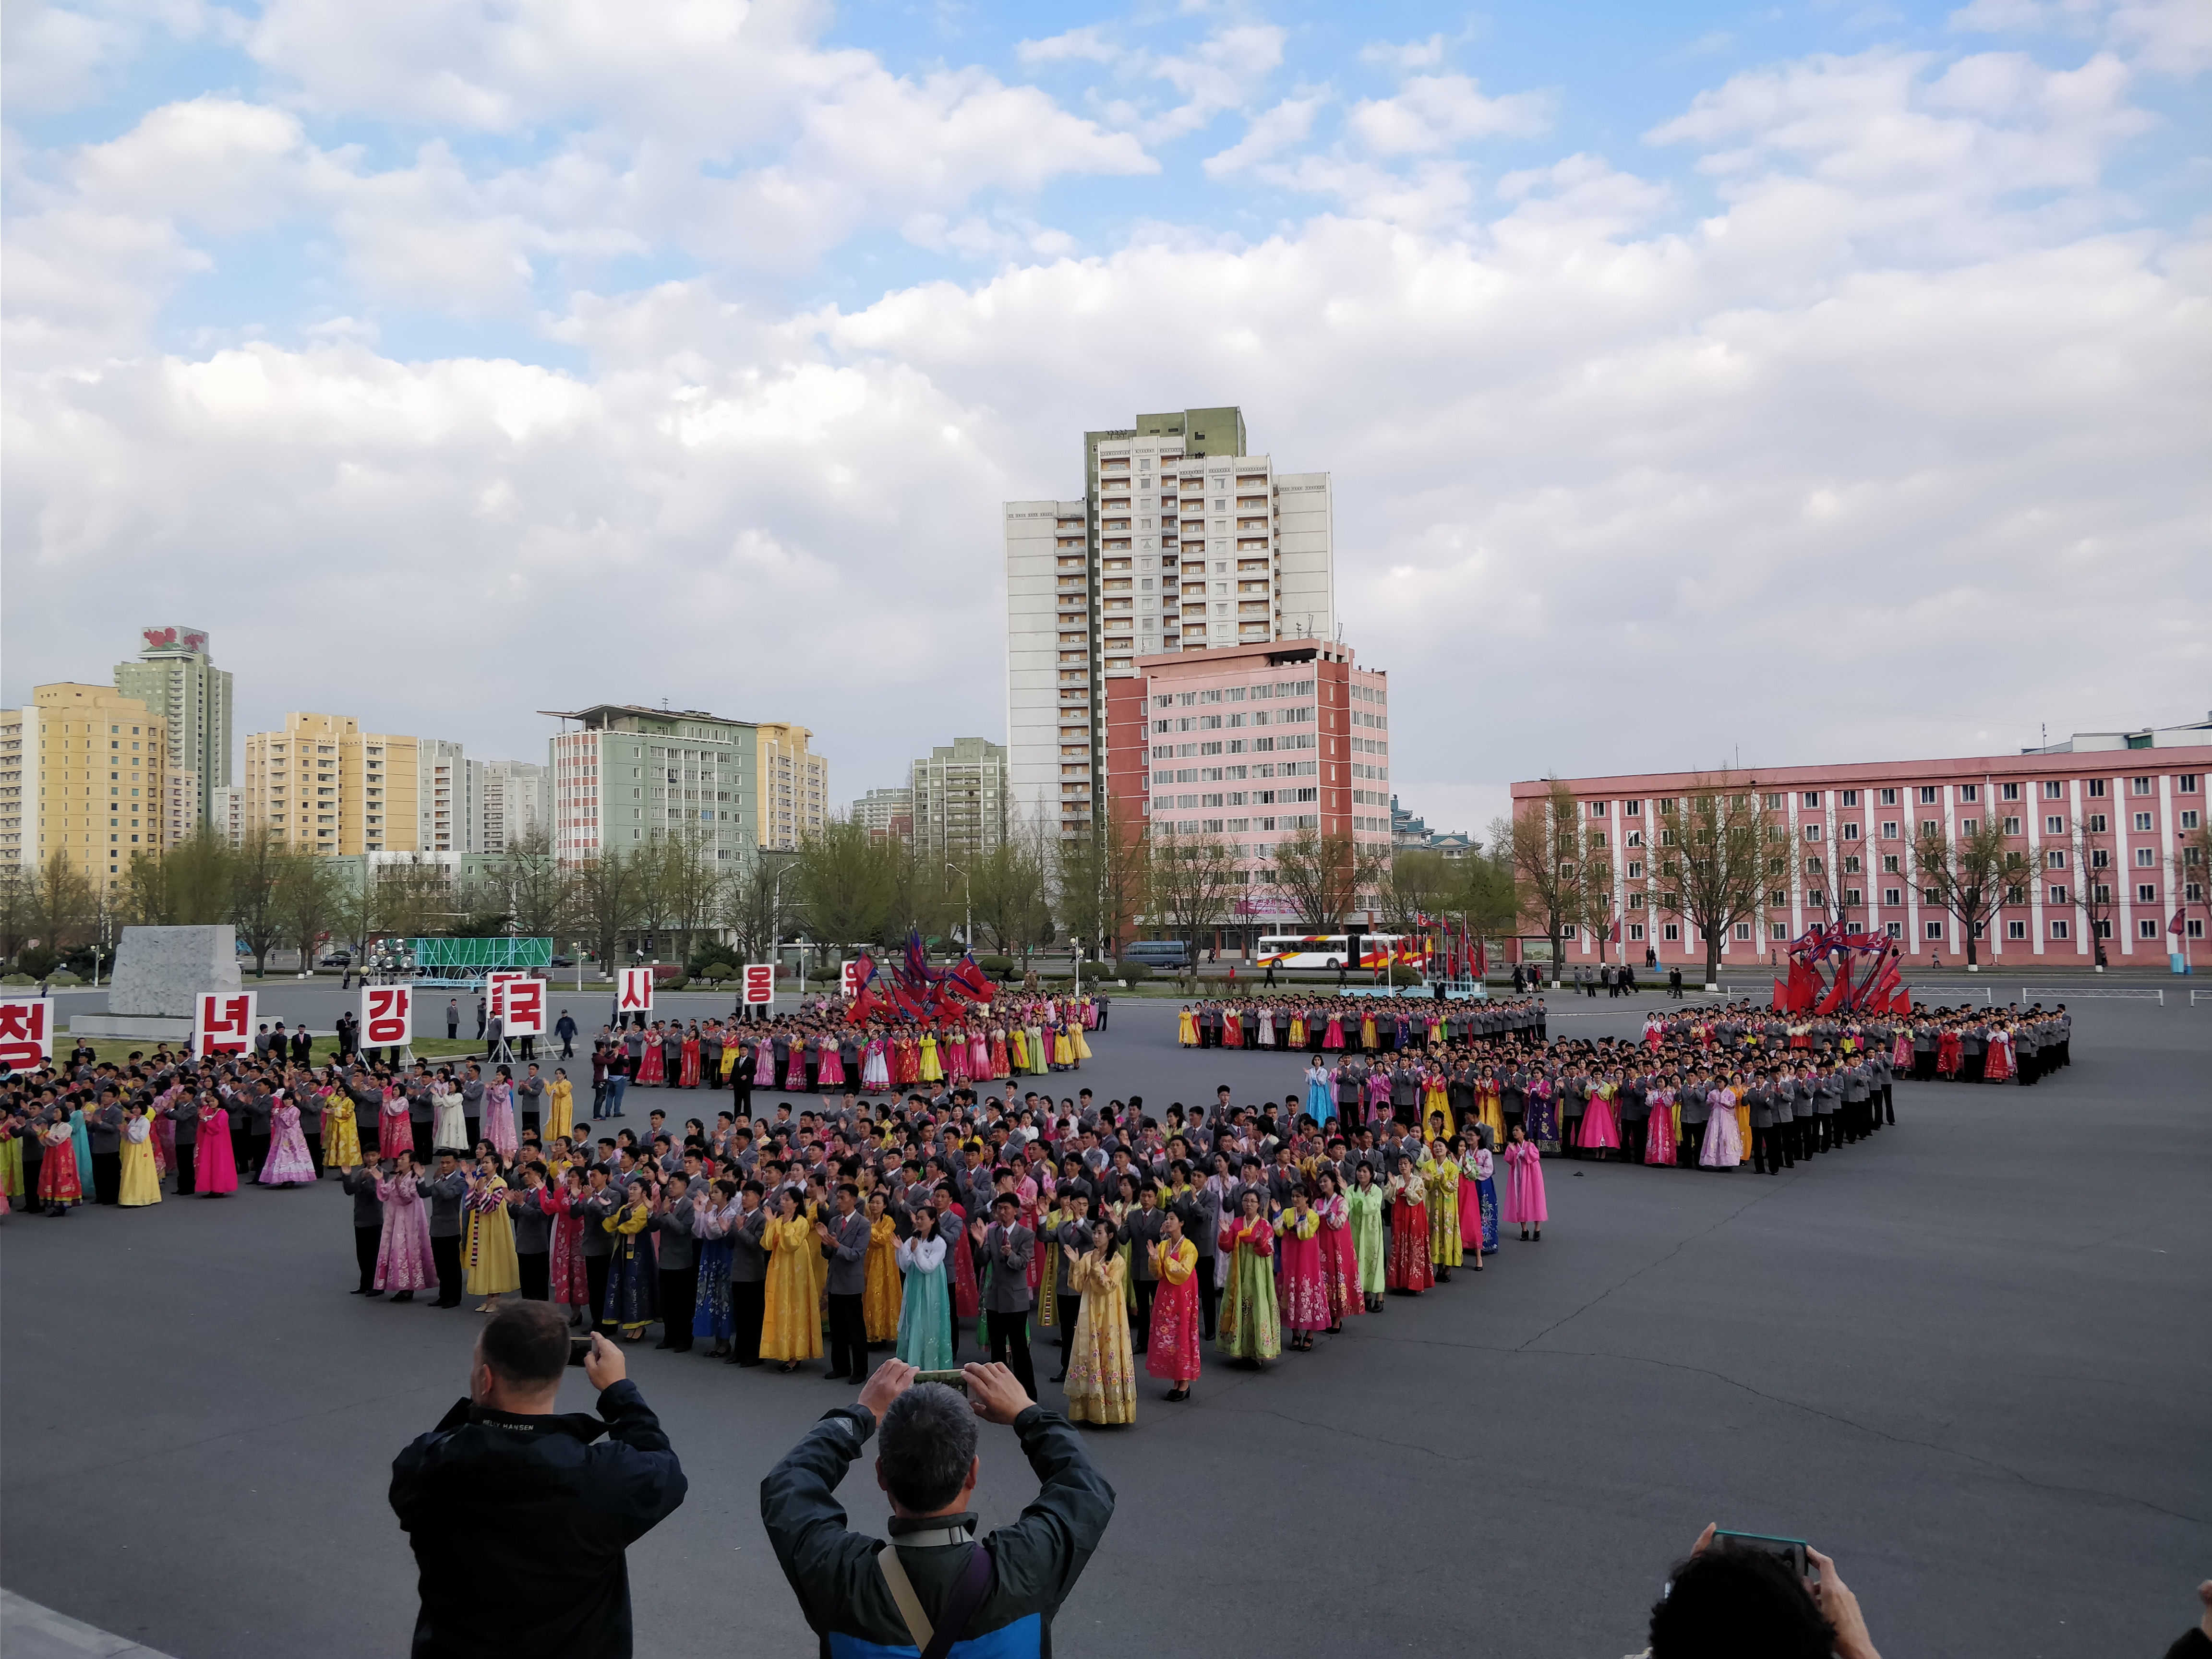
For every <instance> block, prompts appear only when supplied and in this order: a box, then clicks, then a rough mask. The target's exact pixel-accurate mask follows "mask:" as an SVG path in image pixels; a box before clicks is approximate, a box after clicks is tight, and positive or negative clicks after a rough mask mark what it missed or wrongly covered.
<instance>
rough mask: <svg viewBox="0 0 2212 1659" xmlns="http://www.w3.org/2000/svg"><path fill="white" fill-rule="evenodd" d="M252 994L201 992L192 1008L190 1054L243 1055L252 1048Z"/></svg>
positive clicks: (244, 992)
mask: <svg viewBox="0 0 2212 1659" xmlns="http://www.w3.org/2000/svg"><path fill="white" fill-rule="evenodd" d="M254 996H255V993H253V992H252V991H204V992H202V993H201V994H200V996H199V998H198V1000H197V1001H196V1002H194V1004H193V1005H192V1053H193V1054H197V1055H200V1056H203V1057H204V1056H206V1055H208V1054H243V1053H245V1052H246V1050H247V1049H248V1048H252V1046H253V1003H254Z"/></svg>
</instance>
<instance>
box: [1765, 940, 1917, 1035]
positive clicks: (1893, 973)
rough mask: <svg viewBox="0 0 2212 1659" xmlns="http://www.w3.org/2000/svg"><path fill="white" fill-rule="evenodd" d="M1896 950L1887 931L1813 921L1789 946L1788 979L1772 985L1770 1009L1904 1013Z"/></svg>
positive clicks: (1908, 998)
mask: <svg viewBox="0 0 2212 1659" xmlns="http://www.w3.org/2000/svg"><path fill="white" fill-rule="evenodd" d="M1898 948H1899V947H1898V942H1897V941H1896V940H1895V939H1892V938H1890V937H1889V935H1888V934H1887V933H1865V932H1863V931H1860V930H1857V929H1854V928H1851V927H1846V926H1845V925H1844V923H1843V922H1840V921H1833V922H1815V923H1814V924H1813V926H1812V927H1808V928H1807V929H1806V930H1805V932H1804V933H1803V934H1802V935H1801V936H1800V937H1798V938H1797V939H1792V940H1791V941H1790V977H1789V978H1787V979H1778V980H1776V981H1774V1006H1775V1007H1776V1009H1777V1010H1778V1011H1780V1012H1784V1013H1813V1014H1836V1013H1852V1014H1882V1013H1906V1012H1911V1007H1912V994H1911V992H1910V991H1909V990H1907V989H1906V988H1905V981H1904V979H1903V977H1902V975H1900V974H1899V955H1898Z"/></svg>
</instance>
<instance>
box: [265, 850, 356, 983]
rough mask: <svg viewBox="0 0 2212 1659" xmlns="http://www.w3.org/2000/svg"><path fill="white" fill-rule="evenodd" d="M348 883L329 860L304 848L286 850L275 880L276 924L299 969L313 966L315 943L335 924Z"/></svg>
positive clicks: (339, 914) (303, 970)
mask: <svg viewBox="0 0 2212 1659" xmlns="http://www.w3.org/2000/svg"><path fill="white" fill-rule="evenodd" d="M344 885H348V884H347V883H346V882H345V878H344V876H343V873H342V872H341V871H340V869H339V866H337V864H336V863H335V862H333V861H332V860H329V859H326V858H318V857H316V856H315V854H313V853H310V852H307V851H304V850H303V851H299V852H294V853H289V854H286V856H285V860H284V866H283V873H282V874H281V875H280V876H279V877H278V878H277V881H276V916H277V926H278V927H279V929H280V930H281V935H282V937H283V938H285V939H290V940H291V941H292V943H293V944H294V945H295V946H296V947H297V948H298V950H299V952H300V970H301V972H302V973H305V972H307V971H308V970H310V969H313V967H314V965H315V946H316V945H317V943H318V942H319V941H320V940H321V939H322V938H323V936H324V935H325V933H329V932H330V930H331V928H332V927H334V926H336V925H337V923H338V921H339V919H340V916H341V915H342V905H343V901H342V898H341V896H340V895H341V891H342V889H343V886H344Z"/></svg>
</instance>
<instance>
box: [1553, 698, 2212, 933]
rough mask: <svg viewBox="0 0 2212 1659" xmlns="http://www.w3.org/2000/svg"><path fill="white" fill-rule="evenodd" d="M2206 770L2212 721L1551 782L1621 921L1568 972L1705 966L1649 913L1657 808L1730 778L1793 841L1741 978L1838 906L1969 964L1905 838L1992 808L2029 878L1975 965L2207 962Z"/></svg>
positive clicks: (1673, 921)
mask: <svg viewBox="0 0 2212 1659" xmlns="http://www.w3.org/2000/svg"><path fill="white" fill-rule="evenodd" d="M2208 773H2212V717H2208V718H2207V719H2206V720H2204V721H2203V722H2201V723H2197V724H2192V725H2186V726H2172V727H2160V728H2146V729H2144V730H2142V731H2139V732H2083V733H2077V734H2076V735H2075V737H2074V738H2072V739H2071V740H2069V742H2067V743H2064V744H2057V745H2055V746H2053V747H2051V748H2049V749H2043V750H2031V751H2028V752H2026V753H2022V754H2015V755H1990V756H1978V757H1969V758H1966V759H1960V760H1922V761H1895V762H1879V763H1864V764H1853V765H1839V766H1784V767H1777V768H1773V769H1757V770H1753V769H1743V770H1741V771H1731V772H1728V773H1725V774H1721V773H1713V774H1702V775H1701V774H1698V773H1693V772H1658V773H1644V774H1639V775H1633V776H1621V777H1592V778H1567V779H1563V780H1559V781H1561V782H1564V783H1565V785H1566V787H1567V788H1568V789H1569V790H1570V791H1571V793H1573V795H1574V797H1575V800H1576V806H1577V812H1578V814H1579V815H1580V817H1581V821H1582V825H1583V829H1584V831H1585V834H1586V836H1587V838H1588V839H1587V843H1586V844H1587V846H1588V848H1589V852H1590V854H1591V855H1592V856H1599V857H1603V858H1605V859H1607V860H1609V861H1610V863H1611V865H1612V866H1613V878H1614V890H1615V893H1616V900H1615V906H1614V911H1613V915H1614V923H1615V925H1614V926H1613V927H1605V928H1599V929H1593V928H1591V927H1587V926H1584V927H1573V928H1571V929H1569V930H1568V933H1567V934H1566V936H1565V938H1564V939H1563V940H1562V950H1563V952H1564V957H1565V962H1566V963H1568V964H1570V965H1572V964H1574V963H1592V964H1595V963H1599V962H1601V961H1621V960H1628V961H1633V962H1635V963H1638V964H1639V965H1640V964H1641V963H1643V962H1644V953H1645V950H1646V947H1647V946H1648V947H1649V948H1650V950H1651V951H1655V952H1656V954H1657V957H1658V959H1659V961H1660V963H1661V964H1662V966H1670V965H1672V964H1674V963H1703V962H1704V960H1705V941H1704V939H1702V938H1699V937H1694V936H1695V935H1696V934H1697V932H1698V930H1697V929H1696V927H1693V926H1692V924H1691V923H1690V922H1689V921H1686V920H1683V919H1680V918H1678V917H1675V916H1673V915H1667V914H1665V913H1664V912H1663V911H1661V910H1658V909H1656V908H1653V904H1652V900H1651V899H1650V896H1648V892H1647V885H1646V884H1647V880H1648V877H1647V871H1648V868H1649V866H1650V862H1651V860H1652V859H1653V858H1654V856H1655V855H1656V854H1660V853H1661V852H1662V851H1663V847H1662V832H1663V829H1664V827H1665V819H1666V817H1667V808H1666V805H1665V804H1666V803H1668V802H1672V801H1679V800H1680V799H1683V798H1685V797H1686V796H1688V795H1689V794H1691V793H1693V792H1694V791H1696V790H1697V789H1698V788H1699V787H1700V786H1701V785H1702V786H1704V787H1711V785H1712V784H1713V783H1714V782H1715V781H1718V780H1720V779H1722V778H1723V777H1724V778H1726V779H1727V780H1728V781H1730V782H1732V783H1734V784H1735V785H1736V786H1737V787H1741V788H1747V789H1753V790H1756V791H1757V792H1758V793H1759V804H1760V806H1761V808H1762V810H1763V811H1764V812H1765V817H1766V818H1767V821H1768V823H1769V824H1770V825H1771V826H1772V827H1773V828H1774V829H1779V830H1780V831H1781V835H1780V836H1778V837H1776V838H1775V844H1776V848H1777V853H1778V854H1780V851H1781V848H1783V847H1784V846H1786V848H1788V856H1787V858H1786V860H1784V872H1783V873H1779V874H1777V875H1775V876H1774V877H1773V878H1772V882H1771V887H1770V890H1768V892H1767V893H1766V895H1765V900H1766V902H1765V906H1764V908H1763V911H1762V914H1761V915H1760V916H1759V919H1758V920H1755V921H1741V922H1738V923H1737V924H1735V927H1733V928H1732V929H1731V930H1730V934H1731V936H1730V937H1729V938H1728V939H1723V941H1722V943H1721V954H1722V959H1723V963H1727V964H1732V965H1735V966H1736V967H1738V968H1740V969H1742V970H1743V971H1745V972H1747V973H1749V972H1753V971H1755V970H1758V969H1764V968H1765V967H1766V966H1767V965H1768V964H1769V963H1770V961H1779V960H1781V958H1782V953H1783V946H1784V944H1785V943H1786V942H1787V941H1788V940H1790V939H1795V938H1796V937H1797V936H1798V935H1799V934H1801V933H1803V932H1804V931H1805V929H1806V928H1807V927H1808V926H1810V925H1811V924H1812V923H1814V922H1816V921H1822V920H1825V919H1827V918H1830V917H1832V916H1834V915H1837V914H1838V913H1839V912H1840V914H1841V915H1844V917H1846V918H1847V919H1848V920H1849V921H1851V922H1852V923H1853V924H1854V925H1857V926H1861V927H1866V928H1868V929H1869V931H1875V932H1886V933H1888V934H1889V935H1890V937H1892V938H1893V939H1897V940H1898V941H1899V943H1900V944H1901V945H1903V946H1904V948H1905V956H1906V959H1907V961H1908V962H1915V963H1924V962H1926V961H1927V960H1928V959H1929V955H1930V953H1931V952H1933V953H1935V954H1936V955H1939V956H1940V957H1942V960H1943V961H1944V962H1945V963H1960V962H1963V961H1964V960H1965V959H1966V938H1965V935H1964V933H1963V930H1962V927H1961V924H1960V921H1959V920H1958V918H1957V917H1956V916H1955V915H1952V914H1951V913H1950V912H1949V911H1948V909H1945V908H1942V906H1941V905H1939V904H1931V903H1930V902H1929V900H1928V896H1927V895H1926V893H1925V892H1924V891H1923V890H1922V888H1921V887H1920V886H1919V885H1918V884H1916V883H1915V881H1914V879H1913V866H1912V852H1911V849H1912V842H1913V839H1914V838H1915V837H1916V836H1919V835H1921V834H1923V833H1924V832H1925V826H1927V825H1929V824H1931V823H1932V824H1935V825H1936V826H1938V827H1939V828H1940V829H1941V830H1942V833H1943V834H1944V836H1947V837H1956V836H1960V835H1964V834H1968V833H1971V832H1972V830H1973V829H1975V828H1976V827H1977V825H1978V824H1979V823H1984V822H1986V821H1987V820H1988V819H1990V818H1992V817H1994V818H1996V819H1998V820H2000V821H2001V823H2002V827H2003V829H2004V832H2005V835H2006V836H2007V839H2008V842H2009V843H2011V844H2013V845H2015V846H2016V847H2017V848H2018V849H2019V850H2020V852H2021V870H2022V873H2023V877H2024V879H2023V880H2021V882H2020V883H2019V884H2017V886H2016V887H2015V889H2014V892H2015V894H2016V896H2017V899H2018V902H2013V903H2008V904H2007V905H2006V906H2005V908H2003V910H2002V912H2001V913H2000V914H1999V915H1997V916H1996V918H1995V919H1994V920H1993V921H1990V923H1988V924H1987V925H1986V927H1984V932H1983V936H1982V938H1981V939H1979V940H1978V941H1977V954H1978V957H1980V959H1981V960H1983V961H1984V962H1986V963H1993V964H2002V963H2006V962H2008V961H2011V962H2018V963H2021V964H2022V965H2030V964H2044V965H2051V966H2060V965H2065V966H2071V965H2074V964H2077V963H2078V964H2081V965H2083V966H2087V965H2089V964H2091V963H2093V962H2094V961H2095V959H2096V954H2097V945H2098V942H2099V941H2098V937H2097V936H2098V934H2099V933H2102V934H2103V935H2104V939H2103V943H2104V945H2105V951H2106V961H2107V962H2109V963H2112V964H2113V965H2114V966H2123V965H2126V966H2139V967H2163V966H2165V965H2166V963H2167V961H2168V958H2169V956H2170V955H2172V954H2177V953H2178V954H2179V955H2181V956H2183V957H2185V960H2186V961H2188V962H2189V963H2191V965H2192V966H2199V965H2212V939H2207V937H2206V935H2207V932H2208V928H2212V908H2208V896H2212V895H2208V889H2207V884H2208V882H2212V871H2208V869H2207V868H2206V866H2205V863H2204V860H2203V852H2202V850H2201V848H2202V834H2201V832H2202V827H2203V824H2204V823H2205V822H2206V819H2205V817H2204V814H2205V812H2206V811H2207V803H2206V799H2205V777H2206V775H2207V774H2208ZM1552 786H1553V780H1550V779H1541V778H1539V779H1530V780H1528V781H1524V782H1520V783H1516V784H1515V785H1514V786H1513V810H1514V813H1515V815H1516V817H1518V816H1520V815H1521V814H1522V813H1526V812H1534V811H1541V810H1542V804H1543V802H1544V801H1545V799H1547V796H1548V794H1549V792H1550V790H1551V788H1552ZM2192 842H2194V843H2197V844H2196V845H2192V844H2191V843H2192ZM2083 864H2086V865H2087V866H2089V867H2087V868H2078V869H2077V868H2076V867H2075V866H2077V865H2083ZM2092 886H2093V887H2095V888H2101V889H2103V890H2105V891H2103V892H2102V893H2100V894H2099V895H2098V897H2099V900H2100V902H2099V903H2098V904H2096V905H2094V906H2092V905H2091V904H2088V903H2085V902H2084V900H2085V897H2087V896H2088V894H2089V892H2090V890H2091V888H2092ZM2093 911H2094V912H2096V913H2097V914H2095V915H2093ZM2177 915H2179V917H2180V920H2181V924H2182V925H2181V927H2180V928H2179V930H2178V931H2177V930H2175V929H2174V928H2173V927H2172V922H2173V921H2174V919H2175V917H2176V916H2177Z"/></svg>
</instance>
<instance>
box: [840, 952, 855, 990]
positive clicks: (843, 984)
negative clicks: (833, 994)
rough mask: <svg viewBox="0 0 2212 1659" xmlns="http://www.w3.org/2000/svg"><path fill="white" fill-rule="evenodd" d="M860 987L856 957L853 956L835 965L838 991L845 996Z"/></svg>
mask: <svg viewBox="0 0 2212 1659" xmlns="http://www.w3.org/2000/svg"><path fill="white" fill-rule="evenodd" d="M837 989H838V990H839V992H840V993H842V994H844V995H846V996H851V995H853V994H854V993H855V992H857V991H858V990H859V989H860V958H859V957H854V958H853V959H852V960H851V961H850V962H844V963H839V964H838V965H837Z"/></svg>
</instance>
